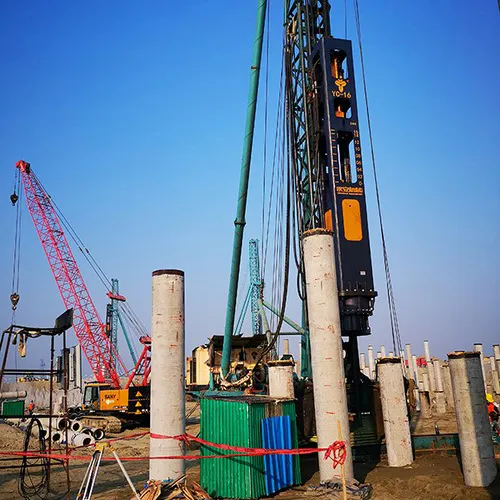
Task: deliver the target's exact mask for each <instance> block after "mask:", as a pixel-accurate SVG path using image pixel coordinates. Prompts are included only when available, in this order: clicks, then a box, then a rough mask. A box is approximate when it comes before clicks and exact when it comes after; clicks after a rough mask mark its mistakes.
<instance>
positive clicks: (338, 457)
mask: <svg viewBox="0 0 500 500" xmlns="http://www.w3.org/2000/svg"><path fill="white" fill-rule="evenodd" d="M147 434H150V436H151V437H152V438H153V439H174V440H176V441H179V443H180V444H182V443H184V444H186V445H188V444H189V443H191V442H196V443H199V444H201V445H203V446H207V447H210V448H215V449H219V450H224V451H233V452H237V453H231V454H217V455H168V456H146V457H120V460H122V461H127V462H133V461H141V460H202V459H207V458H235V457H252V456H254V457H255V456H265V455H310V454H313V453H322V452H324V457H323V458H324V460H328V459H331V460H332V462H333V468H336V467H337V466H338V465H342V464H344V463H345V460H346V456H347V450H346V445H345V442H344V441H335V442H334V443H332V444H331V445H330V446H328V447H327V448H293V449H267V448H246V447H242V446H232V445H229V444H221V443H212V442H210V441H205V440H204V439H201V438H198V437H196V436H192V435H190V434H180V435H178V436H166V435H163V434H154V433H149V432H142V433H137V434H132V435H130V436H123V437H121V438H114V439H108V440H106V441H105V442H115V441H121V440H123V439H132V438H137V437H141V436H145V435H147ZM0 456H16V457H32V458H53V459H58V460H70V459H71V460H80V461H88V460H90V459H91V457H90V456H85V455H73V454H71V453H70V454H68V455H64V454H57V453H39V452H22V451H1V452H0ZM101 460H107V461H114V460H115V458H114V457H104V456H103V457H102V458H101Z"/></svg>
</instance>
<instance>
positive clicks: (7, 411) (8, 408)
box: [2, 399, 24, 417]
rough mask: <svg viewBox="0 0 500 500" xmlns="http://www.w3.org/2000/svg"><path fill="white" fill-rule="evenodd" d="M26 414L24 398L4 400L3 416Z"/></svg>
mask: <svg viewBox="0 0 500 500" xmlns="http://www.w3.org/2000/svg"><path fill="white" fill-rule="evenodd" d="M19 415H24V399H14V400H10V401H9V400H7V401H3V402H2V417H12V416H19Z"/></svg>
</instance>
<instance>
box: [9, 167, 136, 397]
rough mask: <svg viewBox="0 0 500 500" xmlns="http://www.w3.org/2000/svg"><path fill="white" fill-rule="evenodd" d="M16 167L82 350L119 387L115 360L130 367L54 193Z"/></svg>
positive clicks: (106, 379) (94, 368)
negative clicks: (75, 251)
mask: <svg viewBox="0 0 500 500" xmlns="http://www.w3.org/2000/svg"><path fill="white" fill-rule="evenodd" d="M16 167H17V168H18V169H19V170H20V172H21V179H22V183H23V186H24V191H25V194H26V203H27V205H28V210H29V212H30V214H31V218H32V219H33V223H34V225H35V229H36V232H37V233H38V237H39V238H40V241H41V243H42V246H43V250H44V252H45V255H46V256H47V259H48V261H49V265H50V269H51V270H52V274H53V275H54V278H55V280H56V283H57V287H58V288H59V292H60V294H61V297H62V299H63V302H64V305H65V307H66V308H67V309H70V308H73V328H74V330H75V334H76V337H77V339H78V342H79V344H80V346H81V348H82V351H83V353H84V355H85V357H86V358H87V361H88V363H89V365H90V367H91V369H92V372H93V373H94V376H95V378H96V380H97V381H98V382H106V383H110V384H111V385H112V386H113V387H115V388H119V387H120V378H119V375H118V372H117V368H116V364H115V363H114V359H116V363H117V364H119V365H120V366H121V367H122V368H123V371H124V372H125V371H126V370H125V368H124V365H123V362H122V361H121V359H120V357H119V356H118V353H117V352H116V351H115V350H114V348H113V346H112V344H111V341H110V339H109V337H108V336H107V335H106V327H105V325H104V324H103V322H102V321H101V319H100V317H99V314H98V312H97V309H96V308H95V306H94V303H93V302H92V299H91V297H90V294H89V292H88V290H87V287H86V285H85V282H84V280H83V277H82V275H81V273H80V269H79V268H78V265H77V263H76V260H75V258H74V256H73V252H72V251H71V248H70V246H69V244H68V241H67V239H66V236H65V235H64V231H63V229H62V226H61V223H60V221H59V218H58V216H57V214H56V212H55V210H54V207H53V205H52V202H51V199H50V196H49V195H48V194H47V193H46V192H45V190H44V188H43V186H42V185H41V184H40V182H39V181H38V179H37V178H36V176H35V174H34V173H33V172H32V171H31V168H30V164H29V163H27V162H25V161H22V160H20V161H18V162H17V163H16Z"/></svg>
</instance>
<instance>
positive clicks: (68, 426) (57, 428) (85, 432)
mask: <svg viewBox="0 0 500 500" xmlns="http://www.w3.org/2000/svg"><path fill="white" fill-rule="evenodd" d="M38 420H39V421H40V423H41V424H42V430H41V437H42V439H48V437H49V433H50V431H52V442H53V443H59V444H65V443H66V436H67V439H68V444H69V445H71V446H89V445H91V444H94V443H95V442H96V441H100V440H101V439H104V437H105V435H106V434H105V432H104V430H103V429H100V428H98V427H84V426H83V425H82V423H81V422H80V421H79V420H69V419H67V418H64V417H40V418H38ZM17 422H18V426H19V428H20V429H21V430H26V429H27V423H26V422H19V421H17ZM35 437H38V436H35Z"/></svg>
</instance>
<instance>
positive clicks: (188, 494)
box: [139, 475, 211, 500]
mask: <svg viewBox="0 0 500 500" xmlns="http://www.w3.org/2000/svg"><path fill="white" fill-rule="evenodd" d="M160 496H161V497H162V498H164V499H165V500H173V499H187V500H210V499H211V497H210V495H209V494H208V493H207V492H206V491H205V490H204V489H203V488H202V487H201V486H200V485H199V483H197V482H196V481H193V480H192V479H188V478H187V477H186V475H183V476H181V477H179V478H178V479H176V480H175V481H172V482H170V483H166V484H164V483H162V481H154V480H151V481H148V483H147V484H146V486H145V488H144V489H143V490H142V491H141V493H140V494H139V497H140V499H141V500H156V499H157V498H159V497H160Z"/></svg>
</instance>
